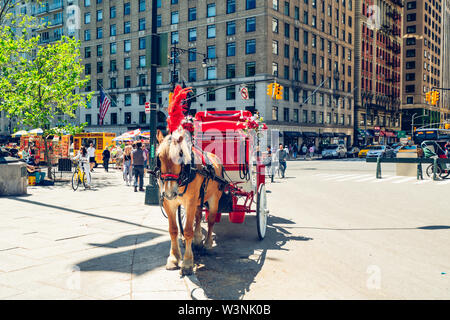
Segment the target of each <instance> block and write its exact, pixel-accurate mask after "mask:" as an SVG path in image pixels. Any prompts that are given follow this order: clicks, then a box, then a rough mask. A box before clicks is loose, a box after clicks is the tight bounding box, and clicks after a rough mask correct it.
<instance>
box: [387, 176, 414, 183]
mask: <svg viewBox="0 0 450 320" xmlns="http://www.w3.org/2000/svg"><path fill="white" fill-rule="evenodd" d="M414 179H417V178H416V177H408V178H405V179H402V180H398V181H394V182H392V183H403V182H408V181H412V180H414Z"/></svg>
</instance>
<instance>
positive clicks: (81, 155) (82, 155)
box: [73, 147, 91, 189]
mask: <svg viewBox="0 0 450 320" xmlns="http://www.w3.org/2000/svg"><path fill="white" fill-rule="evenodd" d="M88 156H89V152H88V151H87V150H86V147H81V148H80V150H79V151H78V154H77V155H76V157H75V158H73V160H76V161H79V162H80V167H81V169H82V170H83V172H84V175H85V176H86V183H87V186H86V188H88V189H89V188H90V187H91V174H90V173H89V170H90V168H89V165H90V163H89V157H88Z"/></svg>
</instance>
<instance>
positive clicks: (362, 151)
mask: <svg viewBox="0 0 450 320" xmlns="http://www.w3.org/2000/svg"><path fill="white" fill-rule="evenodd" d="M370 147H372V145H368V146H364V147H361V149H360V150H359V153H358V158H365V157H366V155H367V152H368V151H369V148H370Z"/></svg>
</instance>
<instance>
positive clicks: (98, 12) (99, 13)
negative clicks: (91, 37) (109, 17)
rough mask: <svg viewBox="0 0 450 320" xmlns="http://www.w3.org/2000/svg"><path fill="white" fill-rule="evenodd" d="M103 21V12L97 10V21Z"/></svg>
mask: <svg viewBox="0 0 450 320" xmlns="http://www.w3.org/2000/svg"><path fill="white" fill-rule="evenodd" d="M102 20H103V10H97V21H102Z"/></svg>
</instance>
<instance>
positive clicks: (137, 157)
mask: <svg viewBox="0 0 450 320" xmlns="http://www.w3.org/2000/svg"><path fill="white" fill-rule="evenodd" d="M146 161H147V159H146V157H145V152H144V150H142V143H141V142H138V143H136V148H135V149H134V150H133V152H132V153H131V165H132V167H133V175H134V192H137V187H138V180H139V191H144V165H145V163H146Z"/></svg>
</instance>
